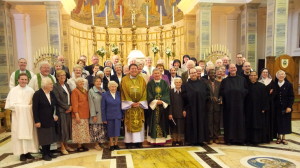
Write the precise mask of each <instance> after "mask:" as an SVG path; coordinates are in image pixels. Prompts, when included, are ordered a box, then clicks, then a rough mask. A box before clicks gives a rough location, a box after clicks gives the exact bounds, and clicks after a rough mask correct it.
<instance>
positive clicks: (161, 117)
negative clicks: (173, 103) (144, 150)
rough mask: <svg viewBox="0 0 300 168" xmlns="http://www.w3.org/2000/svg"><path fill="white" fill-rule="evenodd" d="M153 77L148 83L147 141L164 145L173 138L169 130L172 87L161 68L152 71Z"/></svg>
mask: <svg viewBox="0 0 300 168" xmlns="http://www.w3.org/2000/svg"><path fill="white" fill-rule="evenodd" d="M152 75H153V79H152V80H150V81H149V82H148V84H147V101H148V104H149V107H150V108H149V110H148V112H149V114H148V123H149V124H148V136H147V141H148V142H149V143H151V144H155V145H163V144H165V143H166V142H167V140H171V136H170V132H169V118H168V115H169V111H168V109H167V108H168V106H169V105H170V89H169V85H168V83H167V82H166V81H165V80H162V74H161V71H160V70H159V69H154V70H153V71H152Z"/></svg>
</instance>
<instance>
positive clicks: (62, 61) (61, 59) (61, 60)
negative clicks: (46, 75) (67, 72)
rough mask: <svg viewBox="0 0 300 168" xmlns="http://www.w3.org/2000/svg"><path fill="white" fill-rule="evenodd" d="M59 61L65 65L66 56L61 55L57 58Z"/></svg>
mask: <svg viewBox="0 0 300 168" xmlns="http://www.w3.org/2000/svg"><path fill="white" fill-rule="evenodd" d="M57 61H59V62H61V63H62V64H63V65H64V63H65V58H64V56H62V55H59V56H58V57H57Z"/></svg>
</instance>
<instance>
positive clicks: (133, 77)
mask: <svg viewBox="0 0 300 168" xmlns="http://www.w3.org/2000/svg"><path fill="white" fill-rule="evenodd" d="M129 76H130V79H135V78H136V77H137V76H131V75H129Z"/></svg>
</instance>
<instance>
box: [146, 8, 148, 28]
mask: <svg viewBox="0 0 300 168" xmlns="http://www.w3.org/2000/svg"><path fill="white" fill-rule="evenodd" d="M146 25H147V26H148V5H147V6H146Z"/></svg>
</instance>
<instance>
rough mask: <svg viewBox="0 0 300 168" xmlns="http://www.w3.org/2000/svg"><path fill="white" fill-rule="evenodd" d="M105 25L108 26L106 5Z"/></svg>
mask: <svg viewBox="0 0 300 168" xmlns="http://www.w3.org/2000/svg"><path fill="white" fill-rule="evenodd" d="M105 23H106V26H108V16H107V5H105Z"/></svg>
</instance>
